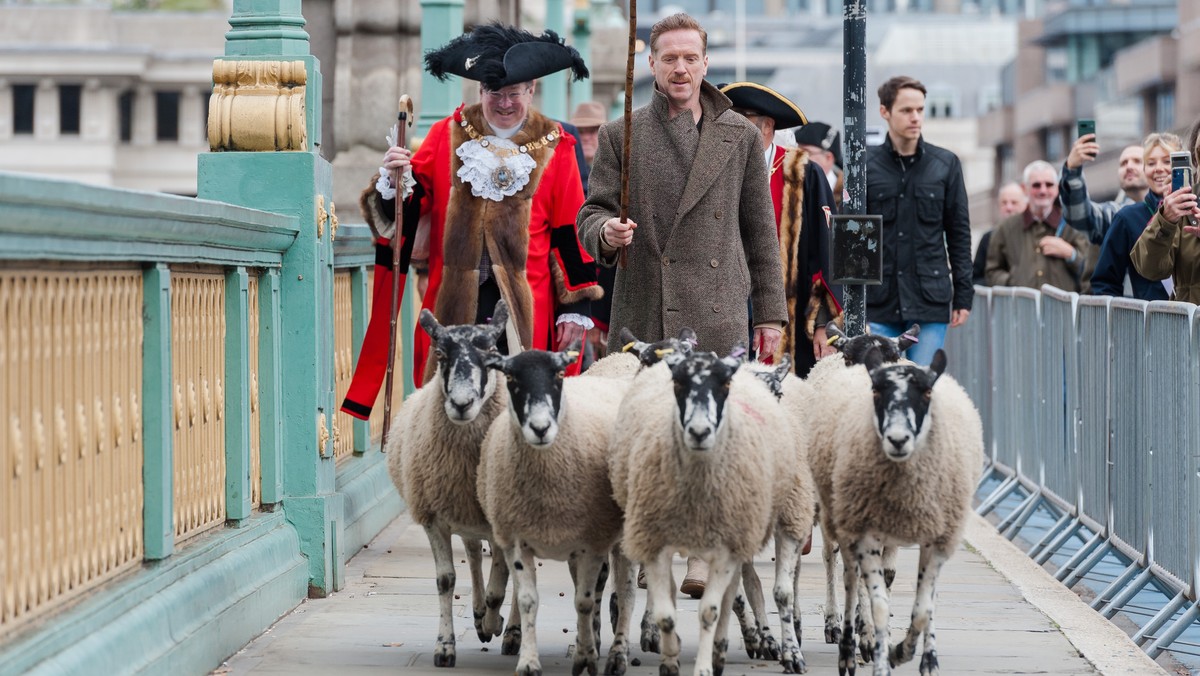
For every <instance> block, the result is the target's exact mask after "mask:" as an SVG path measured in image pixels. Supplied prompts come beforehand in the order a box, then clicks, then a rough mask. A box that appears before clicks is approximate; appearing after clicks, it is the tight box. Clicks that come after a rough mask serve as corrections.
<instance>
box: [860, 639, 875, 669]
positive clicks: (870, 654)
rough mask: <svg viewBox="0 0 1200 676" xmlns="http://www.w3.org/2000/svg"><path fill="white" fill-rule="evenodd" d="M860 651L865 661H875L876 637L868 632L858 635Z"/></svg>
mask: <svg viewBox="0 0 1200 676" xmlns="http://www.w3.org/2000/svg"><path fill="white" fill-rule="evenodd" d="M858 652H859V654H860V655H861V656H862V661H863V663H867V662H874V661H875V638H874V636H873V635H870V634H868V633H866V632H864V633H863V634H861V635H859V637H858Z"/></svg>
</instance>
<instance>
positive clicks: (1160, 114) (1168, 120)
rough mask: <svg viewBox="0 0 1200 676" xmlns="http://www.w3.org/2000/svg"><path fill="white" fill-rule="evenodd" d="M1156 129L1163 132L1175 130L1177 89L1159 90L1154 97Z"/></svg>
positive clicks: (1166, 88)
mask: <svg viewBox="0 0 1200 676" xmlns="http://www.w3.org/2000/svg"><path fill="white" fill-rule="evenodd" d="M1154 128H1155V129H1158V130H1162V131H1166V130H1168V129H1174V128H1175V88H1174V87H1165V88H1163V89H1160V90H1158V93H1157V94H1156V95H1155V97H1154Z"/></svg>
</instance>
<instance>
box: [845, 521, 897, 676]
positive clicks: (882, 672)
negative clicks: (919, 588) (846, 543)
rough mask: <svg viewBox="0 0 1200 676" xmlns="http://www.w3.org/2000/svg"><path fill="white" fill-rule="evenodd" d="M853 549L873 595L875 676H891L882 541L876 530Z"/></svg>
mask: <svg viewBox="0 0 1200 676" xmlns="http://www.w3.org/2000/svg"><path fill="white" fill-rule="evenodd" d="M854 553H855V556H856V558H858V561H859V575H860V578H861V579H862V584H863V586H864V587H866V590H867V593H868V594H870V597H871V607H870V612H869V613H864V615H867V614H869V615H870V616H871V619H872V620H873V621H874V623H875V654H874V657H873V661H874V662H875V670H874V674H875V676H889V674H891V667H890V665H889V664H888V593H887V584H886V582H884V578H883V542H882V541H881V540H880V539H879V538H878V537H876V536H875V535H873V534H867V535H864V536H863V537H862V538H861V539H860V540H859V541H858V543H857V544H856V546H855V548H854Z"/></svg>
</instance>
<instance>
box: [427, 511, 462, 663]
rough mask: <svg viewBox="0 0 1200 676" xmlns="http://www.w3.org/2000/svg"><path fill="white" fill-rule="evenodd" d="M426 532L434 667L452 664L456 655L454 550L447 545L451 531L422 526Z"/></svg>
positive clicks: (437, 527)
mask: <svg viewBox="0 0 1200 676" xmlns="http://www.w3.org/2000/svg"><path fill="white" fill-rule="evenodd" d="M425 535H427V536H428V537H429V547H430V549H432V550H433V566H434V570H435V571H436V574H437V590H438V634H437V645H435V646H434V649H433V666H435V667H452V666H454V660H455V657H456V655H457V653H456V652H455V648H454V584H455V574H454V550H453V549H451V546H450V531H449V530H447V529H446V528H442V527H439V526H425Z"/></svg>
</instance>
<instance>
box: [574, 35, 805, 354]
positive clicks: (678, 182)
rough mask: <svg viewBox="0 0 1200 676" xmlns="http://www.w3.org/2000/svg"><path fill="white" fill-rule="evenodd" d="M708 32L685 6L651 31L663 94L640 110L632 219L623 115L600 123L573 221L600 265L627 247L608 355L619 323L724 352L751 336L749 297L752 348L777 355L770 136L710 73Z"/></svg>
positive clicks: (783, 309)
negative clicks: (683, 336) (625, 208)
mask: <svg viewBox="0 0 1200 676" xmlns="http://www.w3.org/2000/svg"><path fill="white" fill-rule="evenodd" d="M706 39H707V36H706V34H705V33H704V30H703V29H702V28H701V27H700V25H699V24H698V23H696V21H695V19H693V18H692V17H690V16H687V15H686V14H676V15H674V16H670V17H667V18H665V19H663V20H661V21H659V22H658V23H657V24H655V26H654V28H653V30H652V32H651V36H650V67H651V70H653V71H654V78H655V92H654V99H653V101H651V103H650V105H648V106H644V107H642V108H639V109H638V110H636V111H634V113H633V139H632V141H633V143H632V147H631V152H630V155H631V156H630V176H629V193H630V196H629V218H628V220H627V222H626V223H621V222H620V221H619V220H618V218H617V217H618V215H619V213H620V195H621V178H620V177H621V151H622V143H623V138H624V126H623V122H622V121H621V120H614V121H612V122H609V123H607V124H605V125H604V126H602V127H601V128H600V136H599V148H598V149H597V151H596V159H595V162H594V164H593V166H592V173H591V177H590V178H589V181H588V189H589V192H588V198H587V201H586V202H585V203H584V205H583V208H582V209H580V211H579V217H578V220H577V224H578V229H579V234H580V238H581V239H582V241H583V244H584V247H585V248H587V250H588V252H589V253H590V254H592V256H593V257H595V258H596V260H597V261H599V262H600V263H601V264H602V265H606V266H613V265H615V264H616V263H617V260H618V253H619V250H620V248H621V247H625V248H626V251H627V254H626V255H627V267H625V268H624V269H619V270H618V271H617V277H616V284H615V287H614V289H613V302H612V322H611V326H612V328H613V330H612V331H610V332H609V339H608V342H609V345H608V347H609V350H610V351H611V350H614V349H618V348H619V347H620V345H619V344H618V343H619V338H618V334H619V331H620V327H628V328H629V329H630V330H631V331H632V332H633V333H634V335H636V336H637V337H638V338H639V339H641V340H645V341H654V340H661V339H662V338H664V337H665V336H674V335H678V333H679V330H680V329H681V328H683V327H690V328H692V329H693V330H695V332H696V335H697V337H698V338H699V346H698V347H699V348H700V349H702V350H711V351H714V352H717V353H718V354H722V355H724V354H728V353H729V351H730V350H731V349H732V348H733V346H734V345H736V344H737V343H739V342H744V341H745V339H746V326H747V325H748V318H747V304H746V300H747V298H749V299H750V300H751V301H752V306H753V311H754V317H753V321H754V327H755V328H754V342H755V345H754V346H753V347H754V348H756V349H757V350H758V352H759V354H764V355H770V354H774V352H775V349H776V347H777V346H778V345H779V340H780V338H781V336H782V331H781V330H782V328H783V326H784V324H785V323H786V321H787V306H786V304H785V300H784V292H783V272H782V265H781V263H780V259H779V241H778V239H777V238H776V236H775V214H774V207H773V205H772V202H771V194H770V192H769V188H768V182H767V166H766V162H765V161H764V160H763V152H762V141H761V138H760V136H759V132H758V129H756V128H755V127H754V125H752V124H751V123H750V122H749V121H747V120H746V118H744V117H742V116H741V115H738V114H737V113H735V112H733V111H732V110H730V105H731V104H730V102H729V99H728V98H726V97H725V95H724V94H722V93H721V92H720V91H719V90H717V88H716V87H714V86H712V85H711V84H709V83H708V82H705V81H704V75H705V74H706V72H707V66H708V57H707V56H706V55H705V50H706ZM635 231H636V236H635V235H634V233H635Z"/></svg>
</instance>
